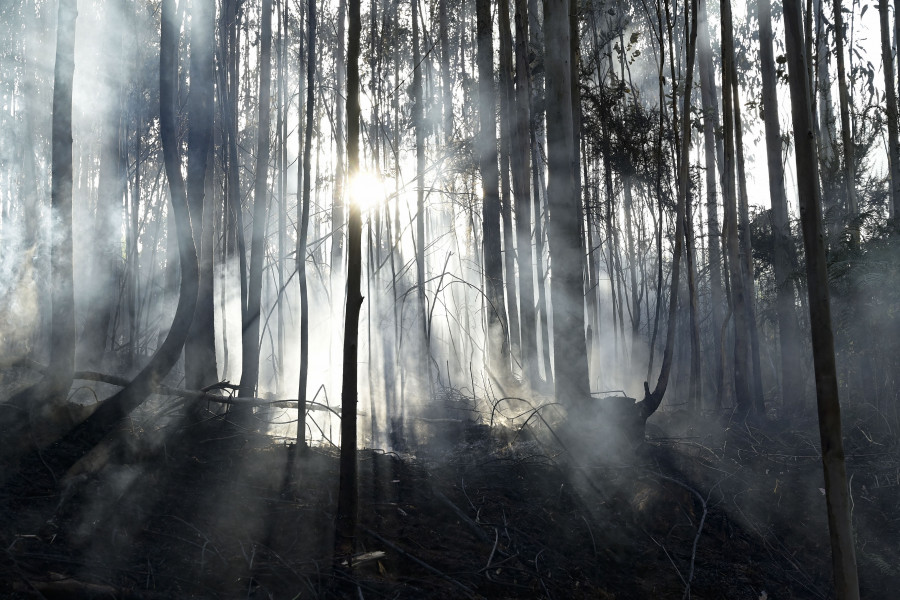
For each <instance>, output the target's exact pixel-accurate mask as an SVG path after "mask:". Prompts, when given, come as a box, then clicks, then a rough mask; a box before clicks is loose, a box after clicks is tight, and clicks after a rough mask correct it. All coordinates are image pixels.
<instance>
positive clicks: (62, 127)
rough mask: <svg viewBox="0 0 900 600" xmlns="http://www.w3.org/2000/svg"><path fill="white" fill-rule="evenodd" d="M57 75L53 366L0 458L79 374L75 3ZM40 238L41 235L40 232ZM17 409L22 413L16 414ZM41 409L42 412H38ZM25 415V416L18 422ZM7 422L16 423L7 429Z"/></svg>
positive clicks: (66, 21) (22, 401)
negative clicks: (74, 192)
mask: <svg viewBox="0 0 900 600" xmlns="http://www.w3.org/2000/svg"><path fill="white" fill-rule="evenodd" d="M57 14H58V16H57V25H56V60H55V66H54V71H53V115H52V118H51V141H50V144H51V149H50V171H51V174H50V208H51V210H52V212H53V215H52V218H53V227H52V230H51V234H50V305H51V312H50V364H49V369H48V370H47V375H46V376H45V377H44V378H43V379H42V380H41V381H40V382H38V383H37V384H35V385H32V386H29V387H27V388H25V389H24V390H22V391H20V392H17V393H16V394H14V395H13V397H12V398H10V399H9V400H8V402H7V405H8V406H7V407H6V409H5V410H4V414H2V415H0V419H2V420H0V424H2V425H3V427H4V435H3V436H2V440H0V456H4V457H6V456H7V455H12V454H16V453H18V452H21V445H22V443H24V444H28V445H30V444H31V442H30V440H25V439H23V437H27V438H30V436H29V435H28V434H29V433H30V431H28V429H29V427H30V424H29V421H30V418H29V417H28V414H29V413H30V412H31V411H33V410H34V411H35V412H37V410H49V409H52V408H55V407H56V406H60V405H63V404H64V403H65V402H66V399H67V395H68V392H69V388H70V387H71V386H72V378H73V375H74V372H75V284H74V266H73V260H72V88H73V80H74V73H75V20H76V17H77V15H78V9H77V5H76V0H60V2H59V8H58V12H57ZM35 233H36V232H35ZM12 407H15V408H18V409H23V410H21V411H20V410H11V408H12ZM35 409H37V410H35ZM20 415H24V416H23V417H22V418H19V416H20ZM7 419H9V420H10V421H12V423H7Z"/></svg>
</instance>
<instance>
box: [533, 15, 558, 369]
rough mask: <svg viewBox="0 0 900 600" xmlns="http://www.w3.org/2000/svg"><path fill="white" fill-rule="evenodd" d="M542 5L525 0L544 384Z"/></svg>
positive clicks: (546, 320)
mask: <svg viewBox="0 0 900 600" xmlns="http://www.w3.org/2000/svg"><path fill="white" fill-rule="evenodd" d="M540 9H541V3H539V2H538V1H537V0H528V33H529V39H528V45H529V47H530V52H531V53H532V54H533V56H534V63H535V68H534V69H533V70H532V76H533V81H532V86H531V122H530V124H529V128H530V132H531V185H532V188H533V189H534V202H533V208H534V211H533V213H534V244H535V248H534V250H535V252H534V255H535V268H536V271H537V282H536V283H537V291H538V298H537V317H536V319H535V321H536V327H537V329H538V331H539V332H540V335H541V355H542V357H543V361H542V365H543V368H544V378H545V381H548V382H549V381H553V372H552V369H551V366H550V328H549V318H548V312H547V288H546V286H545V278H544V227H543V220H544V214H542V210H541V205H542V203H545V202H546V188H545V186H544V176H543V174H544V159H543V156H542V155H541V152H542V150H541V149H542V148H543V147H544V145H545V144H544V142H545V136H544V114H545V110H544V64H543V63H544V51H543V49H544V33H543V28H542V19H541V18H540V16H541V15H540Z"/></svg>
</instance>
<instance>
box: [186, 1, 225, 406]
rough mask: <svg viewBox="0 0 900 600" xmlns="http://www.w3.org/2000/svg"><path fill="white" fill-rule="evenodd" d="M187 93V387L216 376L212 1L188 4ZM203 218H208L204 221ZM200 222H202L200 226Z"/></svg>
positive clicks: (196, 387) (201, 384)
mask: <svg viewBox="0 0 900 600" xmlns="http://www.w3.org/2000/svg"><path fill="white" fill-rule="evenodd" d="M191 11H192V15H191V67H190V68H191V73H190V79H191V93H190V95H188V122H189V123H190V126H191V128H190V132H189V134H188V148H187V161H188V165H187V166H188V168H187V199H188V209H189V210H190V215H191V229H192V231H193V233H194V245H195V246H196V248H197V249H198V251H199V258H200V288H199V293H198V297H197V307H196V309H195V314H194V320H193V322H192V323H191V328H190V331H189V332H188V337H187V340H186V341H185V344H184V375H185V382H186V383H187V386H188V388H189V389H192V390H199V389H201V388H203V387H205V386H207V385H210V384H212V383H215V382H216V381H217V374H216V345H215V343H216V342H215V321H214V318H215V310H214V296H213V252H214V248H213V242H214V238H213V230H212V221H211V219H209V216H210V214H211V212H212V210H213V202H212V198H210V197H207V196H206V190H205V186H206V175H207V169H208V168H210V166H209V164H208V160H209V156H210V148H211V147H212V136H213V93H214V87H213V67H214V62H213V44H214V37H215V36H214V28H215V14H216V7H215V3H214V2H213V0H194V2H193V4H192V5H191ZM204 221H206V222H207V223H204ZM204 224H206V227H205V229H204Z"/></svg>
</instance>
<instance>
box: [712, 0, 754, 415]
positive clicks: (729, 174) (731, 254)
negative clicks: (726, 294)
mask: <svg viewBox="0 0 900 600" xmlns="http://www.w3.org/2000/svg"><path fill="white" fill-rule="evenodd" d="M720 4H721V12H722V112H723V113H724V117H723V130H724V135H725V168H724V171H725V180H724V183H723V186H722V187H723V191H722V196H723V201H724V205H725V232H724V234H725V235H724V237H725V246H726V251H727V257H728V269H729V275H730V277H729V279H730V281H731V305H732V313H733V315H734V389H735V395H734V397H735V403H736V405H737V407H738V411H739V412H740V413H741V415H742V416H744V417H746V416H747V415H749V414H750V412H751V411H752V410H753V404H752V400H751V395H750V371H749V370H750V347H749V346H750V341H749V339H748V335H749V331H750V326H751V323H750V322H749V319H748V311H747V307H746V303H747V299H746V295H745V294H746V290H745V289H744V276H743V273H742V265H741V253H740V241H739V239H738V213H737V191H736V189H735V122H734V121H735V119H734V115H735V113H734V88H733V87H732V72H733V71H734V34H733V25H732V21H731V0H721V3H720Z"/></svg>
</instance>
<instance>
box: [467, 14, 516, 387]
mask: <svg viewBox="0 0 900 600" xmlns="http://www.w3.org/2000/svg"><path fill="white" fill-rule="evenodd" d="M475 12H476V19H477V25H476V27H477V33H476V35H477V42H478V52H477V53H478V124H479V127H478V135H477V139H476V143H477V148H478V150H477V154H478V159H479V163H480V169H481V189H482V198H483V200H482V202H483V208H482V210H483V215H482V219H481V225H482V250H483V252H484V279H485V285H484V287H485V300H486V301H487V304H488V306H487V323H488V326H487V343H486V346H487V348H486V352H487V357H486V362H487V366H488V369H489V370H490V371H492V372H493V373H494V374H496V375H497V376H499V377H500V378H503V377H505V375H506V374H507V373H508V368H509V367H508V365H509V362H508V360H509V359H508V352H509V346H508V345H507V344H506V342H505V341H504V339H505V338H506V331H505V330H506V311H505V310H504V308H503V262H502V260H503V259H502V257H501V256H500V189H499V188H500V182H499V177H500V174H499V172H498V169H497V123H496V121H495V118H496V117H495V114H496V112H495V111H496V106H497V101H496V98H495V96H494V66H493V61H494V57H493V54H494V50H493V41H492V27H491V8H490V0H475Z"/></svg>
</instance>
